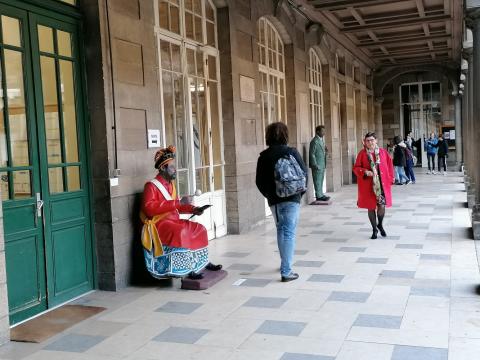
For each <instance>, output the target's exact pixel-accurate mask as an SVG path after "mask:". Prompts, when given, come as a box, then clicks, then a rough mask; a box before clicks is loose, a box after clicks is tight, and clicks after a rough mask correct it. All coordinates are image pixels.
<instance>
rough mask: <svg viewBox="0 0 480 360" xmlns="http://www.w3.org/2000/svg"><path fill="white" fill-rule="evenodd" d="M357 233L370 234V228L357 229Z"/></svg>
mask: <svg viewBox="0 0 480 360" xmlns="http://www.w3.org/2000/svg"><path fill="white" fill-rule="evenodd" d="M358 231H359V232H372V228H360V229H358Z"/></svg>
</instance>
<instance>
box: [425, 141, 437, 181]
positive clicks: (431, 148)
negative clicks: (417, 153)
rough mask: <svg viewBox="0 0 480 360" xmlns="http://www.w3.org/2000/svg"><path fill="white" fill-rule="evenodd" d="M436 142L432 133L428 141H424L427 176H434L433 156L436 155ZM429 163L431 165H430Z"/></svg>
mask: <svg viewBox="0 0 480 360" xmlns="http://www.w3.org/2000/svg"><path fill="white" fill-rule="evenodd" d="M437 143H438V140H437V138H436V137H435V133H434V132H432V133H431V134H430V137H429V138H428V140H426V141H425V151H426V152H427V159H428V171H427V174H433V175H435V174H436V172H435V155H436V154H437V147H436V146H435V145H437ZM430 162H431V165H430Z"/></svg>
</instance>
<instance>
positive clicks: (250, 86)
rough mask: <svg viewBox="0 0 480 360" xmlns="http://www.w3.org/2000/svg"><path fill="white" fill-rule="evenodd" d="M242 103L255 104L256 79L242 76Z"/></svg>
mask: <svg viewBox="0 0 480 360" xmlns="http://www.w3.org/2000/svg"><path fill="white" fill-rule="evenodd" d="M240 101H244V102H250V103H254V102H255V79H253V78H251V77H248V76H243V75H240Z"/></svg>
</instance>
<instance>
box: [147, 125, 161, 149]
mask: <svg viewBox="0 0 480 360" xmlns="http://www.w3.org/2000/svg"><path fill="white" fill-rule="evenodd" d="M148 147H149V148H158V147H160V130H158V129H148Z"/></svg>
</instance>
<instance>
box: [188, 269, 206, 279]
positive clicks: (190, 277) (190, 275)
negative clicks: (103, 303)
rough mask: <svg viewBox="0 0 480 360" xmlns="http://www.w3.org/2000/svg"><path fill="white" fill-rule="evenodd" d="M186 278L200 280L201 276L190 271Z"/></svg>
mask: <svg viewBox="0 0 480 360" xmlns="http://www.w3.org/2000/svg"><path fill="white" fill-rule="evenodd" d="M188 278H189V279H192V280H201V279H203V274H202V273H196V272H193V271H192V272H191V273H190V274H188Z"/></svg>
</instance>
